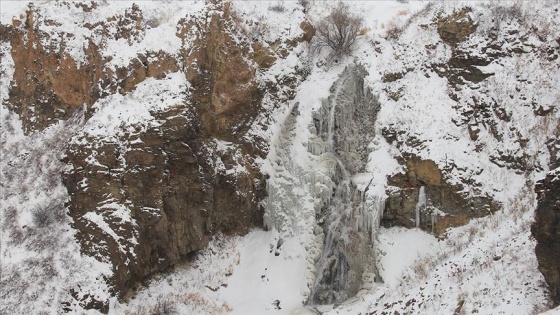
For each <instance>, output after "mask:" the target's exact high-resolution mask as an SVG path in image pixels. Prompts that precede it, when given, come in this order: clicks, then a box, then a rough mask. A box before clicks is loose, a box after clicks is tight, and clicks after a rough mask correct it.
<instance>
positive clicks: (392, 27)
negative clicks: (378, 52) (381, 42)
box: [385, 19, 403, 39]
mask: <svg viewBox="0 0 560 315" xmlns="http://www.w3.org/2000/svg"><path fill="white" fill-rule="evenodd" d="M402 32H403V28H402V27H401V26H399V23H398V21H397V20H395V19H392V20H390V21H389V22H387V32H386V33H385V34H387V35H386V38H387V39H397V38H399V36H400V35H401V33H402Z"/></svg>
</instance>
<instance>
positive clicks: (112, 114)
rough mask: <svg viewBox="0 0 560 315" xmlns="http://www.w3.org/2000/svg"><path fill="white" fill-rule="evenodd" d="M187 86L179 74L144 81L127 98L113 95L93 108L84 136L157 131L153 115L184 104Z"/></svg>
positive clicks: (182, 76) (183, 75)
mask: <svg viewBox="0 0 560 315" xmlns="http://www.w3.org/2000/svg"><path fill="white" fill-rule="evenodd" d="M187 90H188V82H187V80H186V79H185V74H184V73H182V72H176V73H170V74H168V75H167V76H166V77H165V78H164V79H162V80H157V79H155V78H147V79H146V80H144V81H143V82H142V83H140V84H138V85H137V86H136V89H135V90H134V91H133V92H131V93H129V94H126V95H121V94H118V93H117V94H114V95H111V96H108V97H106V98H103V99H100V100H99V101H97V102H96V103H95V104H94V105H93V107H92V108H93V110H94V111H96V113H95V115H94V116H93V117H92V118H91V119H90V120H88V122H87V123H86V125H85V126H84V133H85V134H87V135H90V136H94V137H105V136H115V135H117V134H119V133H124V132H128V133H129V134H137V133H139V132H140V130H137V127H139V126H142V128H147V127H148V126H152V127H157V126H158V123H157V122H155V121H154V120H155V119H154V117H153V116H152V114H151V113H152V112H158V111H164V110H166V109H169V108H171V107H173V106H178V105H182V104H183V103H184V101H183V99H184V94H185V92H186V91H187Z"/></svg>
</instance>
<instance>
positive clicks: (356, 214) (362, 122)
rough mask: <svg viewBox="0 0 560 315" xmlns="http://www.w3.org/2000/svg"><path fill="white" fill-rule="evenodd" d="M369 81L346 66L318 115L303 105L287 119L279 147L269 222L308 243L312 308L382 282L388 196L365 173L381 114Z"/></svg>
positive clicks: (275, 147)
mask: <svg viewBox="0 0 560 315" xmlns="http://www.w3.org/2000/svg"><path fill="white" fill-rule="evenodd" d="M366 75H367V73H366V72H365V70H364V69H363V67H360V66H349V67H347V68H346V69H345V70H344V72H343V73H342V74H341V76H340V78H339V79H338V80H337V81H336V82H335V84H334V85H333V87H332V88H331V95H330V96H329V97H328V99H326V100H322V102H321V106H320V107H319V108H318V109H314V110H311V108H313V105H314V104H301V106H302V109H301V110H300V109H299V106H300V104H298V103H296V104H295V105H294V106H293V108H291V109H290V111H289V112H286V115H285V117H286V118H285V120H284V121H283V122H282V124H281V125H280V128H279V132H277V133H276V134H275V136H274V139H273V141H272V148H271V154H270V155H269V158H268V161H269V163H270V165H269V169H268V170H267V172H268V174H269V175H270V178H269V179H268V180H267V193H268V199H267V202H266V205H265V214H264V223H265V226H266V227H268V228H270V229H275V230H277V231H279V232H280V235H281V237H283V238H285V237H288V238H289V237H293V238H297V239H298V240H300V242H302V244H303V243H305V247H306V249H307V250H308V253H309V258H308V259H307V261H308V263H309V265H308V270H309V274H308V284H309V290H310V291H309V292H306V293H305V295H306V296H308V298H307V302H306V303H307V304H314V305H315V304H332V303H340V302H342V301H344V300H346V299H348V298H350V297H352V296H354V295H355V294H356V293H357V292H358V290H359V289H360V288H361V286H362V284H363V279H365V278H367V279H373V278H375V274H376V270H375V261H376V260H375V250H374V243H375V238H376V234H377V231H378V227H379V221H380V217H381V215H382V210H383V208H384V200H385V193H384V189H372V187H376V188H379V185H377V184H376V183H375V182H374V181H373V179H372V175H371V174H367V173H364V168H365V165H366V162H367V157H368V154H369V152H368V149H367V148H368V144H369V143H370V142H371V141H372V139H373V136H374V128H373V124H374V123H375V119H376V115H377V111H378V110H379V103H378V102H377V98H376V97H374V96H373V95H372V94H371V93H370V92H369V90H367V89H365V88H364V82H363V78H364V77H365V76H366ZM304 106H305V109H303V108H304ZM302 113H307V114H308V115H304V114H302ZM309 114H311V116H310V115H309ZM310 118H311V119H312V121H310V120H309V119H310ZM303 135H305V137H303ZM302 139H303V141H305V142H303V143H302V142H298V141H301V140H302ZM301 144H303V145H305V151H301V147H302V146H301ZM360 174H361V176H358V175H360ZM364 174H365V175H364ZM358 177H359V178H358ZM372 275H373V276H372Z"/></svg>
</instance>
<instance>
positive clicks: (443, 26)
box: [437, 7, 477, 46]
mask: <svg viewBox="0 0 560 315" xmlns="http://www.w3.org/2000/svg"><path fill="white" fill-rule="evenodd" d="M470 12H471V9H470V8H468V7H467V8H463V9H461V10H459V11H455V12H453V14H451V15H448V16H444V17H439V19H438V21H437V31H438V34H439V36H440V37H441V39H442V40H443V41H444V42H445V43H446V44H449V45H451V46H455V45H457V43H459V42H462V41H464V40H466V39H467V38H468V37H469V36H470V35H471V34H472V33H474V31H475V30H476V27H477V24H476V23H475V22H474V21H473V20H472V18H471V17H470V15H469V13H470Z"/></svg>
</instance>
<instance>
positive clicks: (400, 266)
mask: <svg viewBox="0 0 560 315" xmlns="http://www.w3.org/2000/svg"><path fill="white" fill-rule="evenodd" d="M378 237H379V244H378V250H379V251H380V252H381V255H380V256H381V258H379V261H378V268H379V275H380V276H381V278H382V279H383V282H384V283H385V284H386V285H388V286H389V287H390V288H395V289H396V288H397V287H398V286H399V285H400V284H402V275H403V273H404V272H405V271H406V269H407V268H409V267H410V266H412V265H413V264H414V262H416V260H417V259H418V257H419V256H421V255H422V254H424V253H433V252H436V251H438V249H439V248H438V247H439V246H440V244H438V240H437V238H435V237H434V236H433V235H431V234H428V233H426V232H424V231H422V230H420V229H405V228H401V227H394V228H389V229H386V228H381V230H380V231H379V236H378Z"/></svg>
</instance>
